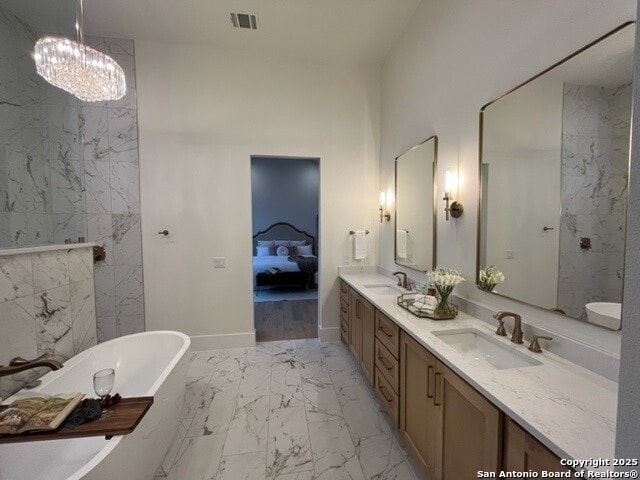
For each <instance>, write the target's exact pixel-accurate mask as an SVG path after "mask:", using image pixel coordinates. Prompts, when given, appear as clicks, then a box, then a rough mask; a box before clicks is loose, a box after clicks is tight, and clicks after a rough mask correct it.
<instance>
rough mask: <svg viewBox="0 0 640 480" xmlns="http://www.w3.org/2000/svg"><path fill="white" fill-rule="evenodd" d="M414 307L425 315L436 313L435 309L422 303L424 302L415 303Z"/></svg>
mask: <svg viewBox="0 0 640 480" xmlns="http://www.w3.org/2000/svg"><path fill="white" fill-rule="evenodd" d="M413 307H414V308H415V309H416V310H418V311H420V312H424V313H433V312H434V311H435V307H431V306H429V305H427V304H426V303H422V302H414V304H413Z"/></svg>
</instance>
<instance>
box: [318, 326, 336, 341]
mask: <svg viewBox="0 0 640 480" xmlns="http://www.w3.org/2000/svg"><path fill="white" fill-rule="evenodd" d="M318 330H319V332H318V333H319V335H318V338H320V341H321V342H325V343H333V342H339V341H340V327H328V328H322V327H320V328H319V329H318Z"/></svg>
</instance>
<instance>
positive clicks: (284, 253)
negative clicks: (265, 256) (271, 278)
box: [276, 245, 289, 257]
mask: <svg viewBox="0 0 640 480" xmlns="http://www.w3.org/2000/svg"><path fill="white" fill-rule="evenodd" d="M276 253H277V254H278V256H279V257H285V256H287V255H289V249H288V248H287V247H285V246H284V245H280V246H279V247H278V250H276Z"/></svg>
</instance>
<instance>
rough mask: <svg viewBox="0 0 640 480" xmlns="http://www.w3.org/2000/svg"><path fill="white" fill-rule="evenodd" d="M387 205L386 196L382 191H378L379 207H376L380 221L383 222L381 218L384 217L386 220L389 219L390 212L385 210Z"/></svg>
mask: <svg viewBox="0 0 640 480" xmlns="http://www.w3.org/2000/svg"><path fill="white" fill-rule="evenodd" d="M386 207H387V196H386V195H385V193H384V192H380V208H378V210H380V223H382V222H383V219H386V220H387V222H388V221H390V220H391V214H390V213H389V212H387V211H385V210H386Z"/></svg>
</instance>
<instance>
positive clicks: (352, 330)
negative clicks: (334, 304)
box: [349, 288, 362, 361]
mask: <svg viewBox="0 0 640 480" xmlns="http://www.w3.org/2000/svg"><path fill="white" fill-rule="evenodd" d="M359 298H360V295H358V293H356V291H355V290H354V289H352V288H349V349H350V350H351V353H352V354H353V356H354V357H355V358H356V360H358V361H360V340H361V337H362V333H361V331H362V328H361V323H362V322H361V321H360V316H359V314H360V301H359Z"/></svg>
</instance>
